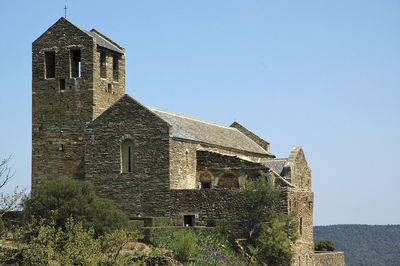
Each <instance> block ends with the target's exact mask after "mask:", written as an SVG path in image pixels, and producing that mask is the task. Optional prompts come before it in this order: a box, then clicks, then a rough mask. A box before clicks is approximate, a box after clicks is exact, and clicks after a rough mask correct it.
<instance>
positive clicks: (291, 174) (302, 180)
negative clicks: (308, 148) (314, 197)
mask: <svg viewBox="0 0 400 266" xmlns="http://www.w3.org/2000/svg"><path fill="white" fill-rule="evenodd" d="M288 167H290V171H287V170H286V171H285V169H284V176H285V178H286V179H287V180H288V181H289V182H290V183H292V184H293V185H295V186H296V187H297V188H298V189H300V190H304V191H311V169H310V167H309V166H308V163H307V159H306V157H305V155H304V152H303V149H302V148H301V147H294V148H293V149H292V151H291V152H290V155H289V158H288V160H287V163H286V165H285V168H286V169H287V168H288Z"/></svg>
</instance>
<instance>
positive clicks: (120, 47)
mask: <svg viewBox="0 0 400 266" xmlns="http://www.w3.org/2000/svg"><path fill="white" fill-rule="evenodd" d="M90 32H94V33H96V34H97V35H99V36H100V37H102V38H103V39H104V40H106V41H108V42H110V43H111V44H112V45H114V46H116V47H117V48H119V49H121V50H123V49H124V48H123V47H122V46H121V45H119V44H118V43H116V42H114V41H113V40H111V39H110V38H109V37H107V36H106V35H105V34H103V33H101V32H100V31H98V30H97V29H95V28H93V29H91V30H90Z"/></svg>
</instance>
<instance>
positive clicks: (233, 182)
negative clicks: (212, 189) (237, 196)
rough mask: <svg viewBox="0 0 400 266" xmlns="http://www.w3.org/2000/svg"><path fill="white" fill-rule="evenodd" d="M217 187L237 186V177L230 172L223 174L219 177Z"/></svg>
mask: <svg viewBox="0 0 400 266" xmlns="http://www.w3.org/2000/svg"><path fill="white" fill-rule="evenodd" d="M218 188H228V189H235V188H239V179H238V178H237V176H235V175H234V174H231V173H226V174H223V175H222V176H220V177H219V180H218Z"/></svg>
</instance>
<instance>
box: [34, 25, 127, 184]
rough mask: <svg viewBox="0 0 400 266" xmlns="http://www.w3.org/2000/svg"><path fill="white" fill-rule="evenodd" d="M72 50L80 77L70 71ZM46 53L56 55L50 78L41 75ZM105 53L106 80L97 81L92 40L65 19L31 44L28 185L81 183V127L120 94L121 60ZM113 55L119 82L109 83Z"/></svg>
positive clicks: (96, 55) (96, 53)
mask: <svg viewBox="0 0 400 266" xmlns="http://www.w3.org/2000/svg"><path fill="white" fill-rule="evenodd" d="M72 51H79V54H80V62H81V64H80V76H79V75H75V72H74V71H73V68H74V67H73V63H72V61H73V55H72ZM46 52H54V53H55V62H54V63H55V71H54V72H55V75H54V77H47V76H46V62H45V61H46V60H45V53H46ZM107 54H108V55H109V56H108V57H107V63H108V64H107V74H108V76H107V77H110V78H111V80H110V78H106V79H101V78H99V75H100V74H99V72H100V69H99V47H98V46H97V45H96V42H95V40H94V39H93V37H91V36H89V34H88V33H87V32H85V31H83V30H81V29H80V28H78V27H77V26H75V25H73V24H72V23H71V22H69V21H68V20H67V19H65V18H61V19H59V20H58V21H57V22H56V23H55V24H54V25H53V26H51V27H50V28H49V29H48V30H47V31H46V32H45V33H43V34H42V35H41V36H40V37H39V38H38V39H37V40H36V41H34V42H33V44H32V185H34V184H35V183H36V182H38V181H39V179H41V178H56V177H76V178H83V176H84V165H83V160H84V159H83V158H84V142H83V139H84V128H85V127H86V126H87V125H88V124H89V123H90V122H91V121H92V120H93V119H94V118H95V117H97V116H98V115H99V114H100V113H101V112H103V111H104V110H106V109H107V108H108V107H109V106H110V105H112V104H113V103H114V102H115V101H117V100H118V99H119V98H120V97H121V96H123V95H124V93H125V57H124V55H121V54H117V53H115V52H114V53H113V52H111V51H108V50H107ZM112 56H118V57H119V68H118V71H119V80H118V81H116V80H112ZM110 60H111V61H110ZM109 72H111V74H110V73H109ZM76 73H78V71H77V72H76ZM108 84H112V88H113V90H112V91H111V92H108V91H107V86H108Z"/></svg>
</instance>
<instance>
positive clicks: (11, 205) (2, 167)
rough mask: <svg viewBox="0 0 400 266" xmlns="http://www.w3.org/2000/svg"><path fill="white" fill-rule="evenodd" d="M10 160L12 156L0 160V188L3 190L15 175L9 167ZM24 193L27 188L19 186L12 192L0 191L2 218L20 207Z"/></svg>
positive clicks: (0, 214)
mask: <svg viewBox="0 0 400 266" xmlns="http://www.w3.org/2000/svg"><path fill="white" fill-rule="evenodd" d="M10 161H11V156H10V157H8V158H5V159H2V160H1V162H0V190H3V188H4V187H5V186H6V185H7V183H8V181H10V179H11V178H12V177H13V176H14V173H13V172H11V168H10V167H9V163H10ZM24 193H25V190H24V189H22V190H19V189H18V187H15V188H14V191H13V193H11V194H7V193H5V192H4V191H1V192H0V218H1V217H2V216H3V215H4V214H5V213H6V212H9V211H13V210H16V209H18V205H19V202H20V200H21V198H22V196H23V195H24Z"/></svg>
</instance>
